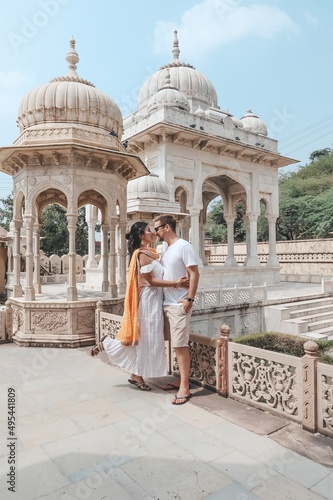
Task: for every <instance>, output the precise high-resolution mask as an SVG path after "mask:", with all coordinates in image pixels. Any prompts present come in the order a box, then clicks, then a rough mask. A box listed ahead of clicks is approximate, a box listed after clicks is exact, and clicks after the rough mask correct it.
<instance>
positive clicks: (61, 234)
mask: <svg viewBox="0 0 333 500" xmlns="http://www.w3.org/2000/svg"><path fill="white" fill-rule="evenodd" d="M41 222H42V229H41V243H40V247H41V249H42V250H43V251H44V252H45V254H46V255H48V256H50V255H52V254H53V253H55V254H57V255H60V256H61V255H64V254H67V253H68V251H69V234H68V230H67V219H66V210H65V209H64V208H62V207H60V206H59V205H56V204H53V205H48V206H47V207H45V208H44V210H43V212H42V221H41ZM75 243H76V248H75V251H76V253H78V254H79V255H85V254H86V253H87V252H88V225H87V223H86V221H85V209H84V208H80V209H79V216H78V221H77V226H76V237H75Z"/></svg>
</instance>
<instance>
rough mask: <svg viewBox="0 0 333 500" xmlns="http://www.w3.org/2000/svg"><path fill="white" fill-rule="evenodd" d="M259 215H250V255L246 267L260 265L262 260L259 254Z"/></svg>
mask: <svg viewBox="0 0 333 500" xmlns="http://www.w3.org/2000/svg"><path fill="white" fill-rule="evenodd" d="M257 220H258V216H257V215H249V216H248V221H249V242H248V250H249V256H248V259H247V261H246V267H260V260H259V259H258V254H257Z"/></svg>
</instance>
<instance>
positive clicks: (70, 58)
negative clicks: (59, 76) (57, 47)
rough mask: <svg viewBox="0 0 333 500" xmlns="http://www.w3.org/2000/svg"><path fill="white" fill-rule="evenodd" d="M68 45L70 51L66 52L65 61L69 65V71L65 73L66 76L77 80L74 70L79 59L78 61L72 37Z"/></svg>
mask: <svg viewBox="0 0 333 500" xmlns="http://www.w3.org/2000/svg"><path fill="white" fill-rule="evenodd" d="M69 44H70V49H69V51H68V52H67V56H66V61H67V62H68V63H69V64H68V68H69V71H68V73H67V76H72V77H74V78H78V74H77V72H76V71H75V70H76V65H77V63H78V62H79V60H80V59H79V56H78V54H77V52H76V50H75V40H74V38H73V37H72V38H71V40H70V41H69Z"/></svg>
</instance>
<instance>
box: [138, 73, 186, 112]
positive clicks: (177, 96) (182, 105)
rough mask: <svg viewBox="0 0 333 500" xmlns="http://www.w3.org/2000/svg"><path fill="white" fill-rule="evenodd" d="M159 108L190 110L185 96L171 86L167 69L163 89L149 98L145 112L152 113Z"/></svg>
mask: <svg viewBox="0 0 333 500" xmlns="http://www.w3.org/2000/svg"><path fill="white" fill-rule="evenodd" d="M161 106H170V107H177V108H179V109H183V110H185V111H189V110H190V105H189V102H188V100H187V98H186V97H185V95H184V94H183V93H182V92H180V91H179V90H178V89H175V88H174V87H172V86H171V80H170V72H169V69H167V70H166V77H165V84H164V87H162V88H161V89H160V90H159V91H158V92H156V94H154V95H152V96H151V98H150V99H149V101H148V104H147V110H148V111H152V110H153V109H156V108H159V107H161Z"/></svg>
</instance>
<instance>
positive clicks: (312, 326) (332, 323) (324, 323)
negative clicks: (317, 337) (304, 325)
mask: <svg viewBox="0 0 333 500" xmlns="http://www.w3.org/2000/svg"><path fill="white" fill-rule="evenodd" d="M320 328H331V330H332V335H333V316H331V317H330V318H328V319H322V320H320V321H314V322H313V323H312V322H311V323H308V331H309V332H311V331H314V330H318V329H320Z"/></svg>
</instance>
